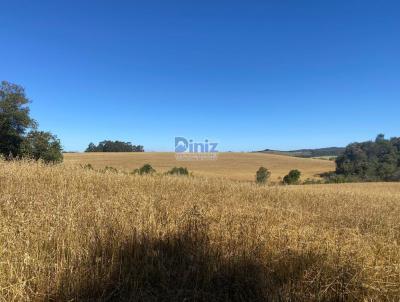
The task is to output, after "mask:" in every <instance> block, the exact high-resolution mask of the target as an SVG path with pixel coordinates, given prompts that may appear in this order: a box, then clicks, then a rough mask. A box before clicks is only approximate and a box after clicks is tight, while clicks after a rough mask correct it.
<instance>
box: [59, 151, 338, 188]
mask: <svg viewBox="0 0 400 302" xmlns="http://www.w3.org/2000/svg"><path fill="white" fill-rule="evenodd" d="M64 158H65V162H66V163H78V164H89V163H90V164H91V165H92V166H93V167H94V168H104V167H105V166H112V167H115V168H117V169H121V170H124V171H133V170H134V169H136V168H138V167H140V166H142V165H144V164H146V163H149V164H151V165H152V166H153V167H154V168H155V169H156V170H157V171H159V172H166V171H168V170H169V169H171V168H172V167H174V166H183V167H186V168H188V169H189V171H190V172H193V173H194V174H195V175H198V176H206V177H213V176H216V177H225V178H229V179H232V180H241V181H254V180H255V173H256V171H257V170H258V168H259V167H260V166H264V167H266V168H268V169H269V170H270V171H271V172H272V174H271V179H270V180H271V181H273V182H276V181H278V180H279V178H283V177H284V176H285V175H286V174H287V173H288V172H289V171H290V170H292V169H298V170H300V171H301V173H302V179H306V178H318V174H320V173H323V172H328V171H332V170H334V169H335V164H334V162H331V161H327V160H322V159H312V158H298V157H291V156H285V155H277V154H263V153H219V154H218V159H217V160H215V161H214V160H213V161H177V160H176V159H175V154H174V153H155V152H154V153H153V152H146V153H142V152H138V153H67V154H64Z"/></svg>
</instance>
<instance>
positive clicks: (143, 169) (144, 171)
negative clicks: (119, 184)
mask: <svg viewBox="0 0 400 302" xmlns="http://www.w3.org/2000/svg"><path fill="white" fill-rule="evenodd" d="M155 172H156V170H155V169H154V168H153V167H152V166H151V165H150V164H145V165H143V166H142V167H141V168H139V169H135V170H134V171H133V173H134V174H139V175H145V174H153V173H155Z"/></svg>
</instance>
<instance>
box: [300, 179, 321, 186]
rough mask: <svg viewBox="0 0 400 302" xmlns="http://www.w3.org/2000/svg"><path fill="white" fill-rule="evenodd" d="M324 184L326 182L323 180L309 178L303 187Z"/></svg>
mask: <svg viewBox="0 0 400 302" xmlns="http://www.w3.org/2000/svg"><path fill="white" fill-rule="evenodd" d="M323 183H324V182H323V181H322V180H321V179H314V178H307V179H306V180H305V181H304V182H303V185H320V184H323Z"/></svg>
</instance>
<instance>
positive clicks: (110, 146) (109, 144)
mask: <svg viewBox="0 0 400 302" xmlns="http://www.w3.org/2000/svg"><path fill="white" fill-rule="evenodd" d="M85 152H144V148H143V146H141V145H137V146H136V145H132V143H130V142H121V141H110V140H105V141H102V142H100V143H99V144H98V145H97V146H96V145H95V144H93V143H90V144H89V146H88V147H87V148H86V150H85Z"/></svg>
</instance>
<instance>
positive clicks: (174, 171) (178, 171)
mask: <svg viewBox="0 0 400 302" xmlns="http://www.w3.org/2000/svg"><path fill="white" fill-rule="evenodd" d="M167 174H169V175H184V176H187V175H189V171H188V169H186V168H183V167H179V168H178V167H173V168H172V169H171V170H169V171H168V172H167Z"/></svg>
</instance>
